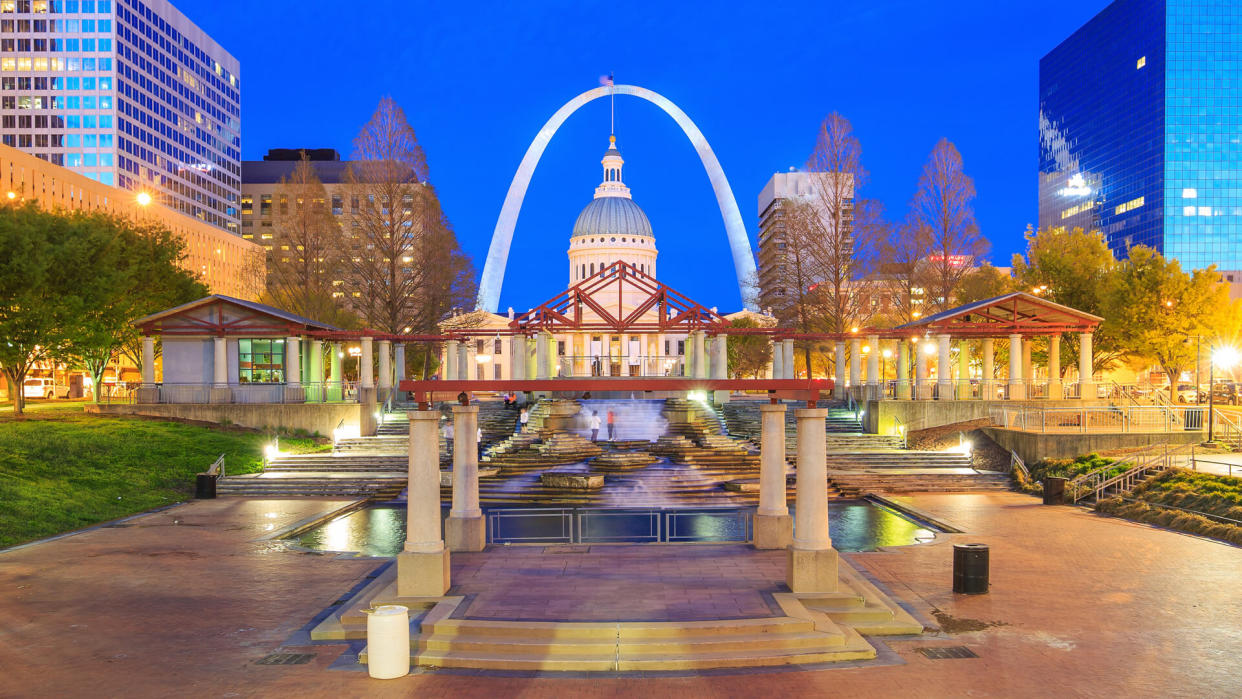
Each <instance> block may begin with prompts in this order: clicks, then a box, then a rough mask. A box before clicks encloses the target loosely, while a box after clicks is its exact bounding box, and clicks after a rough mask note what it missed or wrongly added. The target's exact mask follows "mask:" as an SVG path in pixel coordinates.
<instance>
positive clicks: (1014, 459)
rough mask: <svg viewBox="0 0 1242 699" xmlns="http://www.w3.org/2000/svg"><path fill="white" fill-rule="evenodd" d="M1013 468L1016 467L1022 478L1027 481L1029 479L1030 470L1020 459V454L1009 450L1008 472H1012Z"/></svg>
mask: <svg viewBox="0 0 1242 699" xmlns="http://www.w3.org/2000/svg"><path fill="white" fill-rule="evenodd" d="M1014 468H1017V469H1018V472H1019V473H1021V474H1022V477H1023V479H1025V480H1026V481H1027V482H1028V483H1029V482H1030V481H1031V471H1030V469H1028V468H1027V467H1026V462H1025V461H1023V460H1022V457H1021V456H1018V452H1016V451H1011V452H1009V471H1010V473H1012V472H1013V470H1014Z"/></svg>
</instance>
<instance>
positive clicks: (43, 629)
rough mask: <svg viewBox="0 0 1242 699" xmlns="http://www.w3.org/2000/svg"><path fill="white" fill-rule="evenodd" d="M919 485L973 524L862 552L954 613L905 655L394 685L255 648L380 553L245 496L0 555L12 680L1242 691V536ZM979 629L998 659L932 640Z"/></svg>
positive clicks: (2, 658)
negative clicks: (271, 536) (972, 584)
mask: <svg viewBox="0 0 1242 699" xmlns="http://www.w3.org/2000/svg"><path fill="white" fill-rule="evenodd" d="M909 502H910V503H911V504H913V505H914V506H916V507H919V508H922V509H924V510H926V511H928V512H929V513H931V514H932V515H933V516H935V517H937V518H939V519H941V520H943V521H946V522H947V523H949V524H953V525H955V526H957V527H959V528H961V529H963V530H965V531H966V532H967V533H966V534H960V535H951V536H944V537H941V539H940V540H938V541H937V543H934V544H931V545H923V546H908V547H901V548H898V549H894V550H890V551H887V552H877V553H863V554H847V557H848V558H850V559H851V560H852V561H853V562H854V563H855V564H856V565H858V566H859V567H860V568H862V569H863V570H866V571H868V572H870V573H871V574H872V575H874V576H875V577H877V578H878V579H879V580H880V581H881V582H882V583H883V584H885V585H887V586H888V587H889V589H890V590H891V591H892V592H893V593H894V594H895V595H896V596H897V597H898V598H899V599H902V600H903V601H905V602H906V603H908V604H909V605H910V606H911V607H912V608H914V609H915V611H916V612H918V613H920V614H922V615H924V616H927V617H932V618H939V619H940V620H942V621H943V622H945V623H946V624H947V625H948V626H947V627H946V628H950V629H952V630H954V633H953V634H941V635H938V636H931V637H929V638H926V639H921V640H918V641H893V642H890V643H889V644H888V645H889V647H891V648H892V650H893V651H895V653H896V659H897V661H898V662H897V664H894V665H885V666H871V667H857V668H850V669H840V668H836V669H824V670H811V671H790V672H776V673H750V674H724V673H721V674H709V675H702V676H689V677H675V678H658V679H637V678H632V677H626V678H560V677H557V678H514V677H494V676H477V675H459V674H444V673H439V674H420V675H411V676H409V677H405V678H402V679H400V680H393V681H386V682H379V681H373V680H370V679H369V678H368V677H367V676H366V675H365V673H363V672H357V671H338V670H328V669H327V666H328V665H330V664H331V663H332V662H333V660H335V659H336V657H337V656H338V655H339V653H340V652H341V651H343V650H344V648H345V647H344V646H338V645H319V646H311V647H308V648H307V649H306V651H307V652H312V653H316V654H317V655H316V657H315V659H314V660H313V661H312V662H311V663H310V664H307V665H300V666H259V665H255V664H254V661H255V660H257V659H259V658H261V657H263V656H264V655H266V654H268V653H270V652H272V651H274V650H276V649H277V648H279V647H281V643H282V642H283V641H284V640H285V639H288V638H289V637H290V636H291V635H292V634H294V632H295V631H296V630H297V629H299V628H301V627H303V626H304V625H306V624H307V623H308V622H309V621H310V620H311V618H312V617H314V615H315V614H316V613H318V612H320V611H321V610H323V609H324V608H325V607H327V606H328V605H329V604H330V603H331V602H333V601H334V600H336V599H338V598H339V597H340V596H341V595H342V594H343V593H344V592H346V591H347V590H349V589H351V588H352V587H353V586H355V585H357V584H358V583H359V582H361V581H363V579H364V578H365V576H366V575H367V574H369V573H371V572H372V571H374V569H375V568H376V564H375V562H374V561H365V560H357V559H340V558H336V557H332V556H322V555H313V554H304V553H296V552H291V551H288V550H285V549H284V547H283V546H282V545H280V544H278V543H273V542H266V541H255V540H254V539H255V538H256V537H257V536H259V535H261V534H262V533H264V532H265V531H268V527H269V526H270V527H272V528H275V529H279V528H280V527H282V526H285V525H286V524H289V523H292V522H295V521H298V520H300V519H302V518H304V517H306V516H308V515H310V514H311V513H313V512H317V511H324V510H326V509H329V508H330V507H331V506H332V503H328V502H325V501H244V500H228V499H226V500H217V501H212V502H196V503H191V504H188V505H185V506H182V507H178V508H174V509H171V510H168V511H165V512H162V513H157V514H153V515H150V516H148V517H145V518H142V519H139V520H135V521H133V522H131V523H130V526H127V527H124V528H111V529H107V528H106V529H97V530H94V531H90V532H87V533H84V534H81V535H77V536H73V537H68V538H65V539H62V540H59V541H55V542H51V543H48V544H44V545H41V546H36V547H31V548H27V549H23V550H19V551H14V552H9V553H4V554H0V677H2V678H3V681H0V696H58V697H59V696H114V695H126V696H136V697H141V696H169V695H177V696H219V695H226V696H295V695H296V696H298V697H315V696H332V697H339V696H363V695H366V696H389V695H391V696H408V695H410V694H413V693H416V692H417V693H419V694H430V695H433V696H441V695H451V696H514V695H521V696H622V695H627V696H628V695H647V696H668V695H676V696H679V697H691V696H721V697H723V696H757V695H777V696H799V695H813V694H814V695H824V694H828V693H831V694H834V695H867V696H900V697H949V696H963V695H972V696H1005V697H1015V696H1049V695H1056V696H1100V697H1112V696H1135V697H1143V696H1196V697H1199V696H1229V695H1235V696H1236V695H1238V694H1239V688H1240V687H1242V661H1240V660H1239V652H1238V651H1239V649H1242V590H1240V589H1239V588H1240V586H1242V549H1239V548H1236V547H1232V546H1227V545H1223V544H1220V543H1216V542H1212V541H1208V540H1203V539H1198V538H1195V537H1190V536H1185V535H1181V534H1177V533H1173V532H1168V531H1163V530H1159V529H1155V528H1152V527H1148V526H1145V525H1138V524H1133V523H1129V522H1124V521H1121V520H1114V519H1110V518H1105V517H1099V516H1096V515H1094V514H1091V513H1089V512H1087V511H1084V510H1080V509H1076V508H1070V507H1056V508H1048V507H1043V506H1041V505H1039V504H1038V502H1037V501H1036V500H1035V499H1034V498H1030V497H1027V496H1022V495H1016V494H1011V493H986V494H983V493H980V494H957V495H955V494H927V495H919V496H915V497H912V498H910V499H909ZM269 515H270V516H269ZM952 541H980V542H983V543H987V544H990V545H991V546H992V561H993V565H992V580H993V588H992V591H991V593H990V594H988V595H982V596H956V595H954V594H952V592H951V591H950V572H951V547H950V544H951V542H952ZM563 555H572V554H563ZM764 555H766V554H764ZM617 569H618V570H620V565H618V566H617ZM464 570H465V569H464V568H463V571H464ZM634 575H635V576H636V577H637V579H639V580H641V579H642V575H643V573H642V571H637V570H636V571H634ZM463 577H465V575H464V573H463ZM567 580H568V579H567ZM993 622H995V623H996V624H997V625H988V624H990V623H993ZM972 628H977V629H978V630H969V629H972ZM959 644H961V645H966V646H968V647H970V648H972V649H973V650H975V651H976V652H977V653H978V655H979V657H978V658H976V659H966V660H929V659H926V658H924V657H923V656H922V655H920V654H918V653H916V652H915V649H916V648H918V647H922V646H928V645H959Z"/></svg>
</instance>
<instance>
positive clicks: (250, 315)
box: [133, 294, 340, 335]
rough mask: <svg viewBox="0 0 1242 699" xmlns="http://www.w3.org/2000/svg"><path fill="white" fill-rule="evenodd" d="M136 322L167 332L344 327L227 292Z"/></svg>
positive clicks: (229, 332)
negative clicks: (240, 297) (226, 294)
mask: <svg viewBox="0 0 1242 699" xmlns="http://www.w3.org/2000/svg"><path fill="white" fill-rule="evenodd" d="M230 307H232V308H230ZM213 311H214V313H213ZM133 324H134V325H136V326H138V327H140V328H142V329H143V331H144V332H147V333H150V334H163V335H253V334H271V333H275V332H285V333H287V332H294V331H306V330H325V331H334V330H340V328H337V327H336V326H333V325H328V324H327V323H321V322H319V321H317V320H311V319H310V318H303V317H302V316H299V315H296V314H294V313H290V312H289V311H285V310H282V309H279V308H276V307H275V306H269V305H267V304H265V303H258V302H257V301H247V300H245V299H239V298H235V297H233V296H224V295H223V294H212V295H211V296H204V297H203V298H201V299H197V300H195V301H191V302H189V303H183V304H181V305H180V306H174V307H173V308H169V309H167V310H164V311H160V312H159V313H152V314H151V315H149V316H146V317H144V318H139V319H138V320H135V321H134V323H133Z"/></svg>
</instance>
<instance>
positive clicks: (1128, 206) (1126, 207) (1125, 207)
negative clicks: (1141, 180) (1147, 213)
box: [1113, 197, 1143, 216]
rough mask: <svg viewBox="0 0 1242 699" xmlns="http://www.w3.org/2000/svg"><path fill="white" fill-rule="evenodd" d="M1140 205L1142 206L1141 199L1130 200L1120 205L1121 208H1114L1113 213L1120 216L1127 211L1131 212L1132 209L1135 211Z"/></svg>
mask: <svg viewBox="0 0 1242 699" xmlns="http://www.w3.org/2000/svg"><path fill="white" fill-rule="evenodd" d="M1142 205H1143V197H1139V198H1138V199H1131V200H1130V201H1128V202H1126V203H1124V204H1122V205H1121V206H1118V207H1116V208H1114V209H1113V213H1115V214H1116V215H1118V216H1120V215H1121V214H1124V213H1125V212H1127V211H1133V210H1134V209H1137V208H1139V207H1140V206H1142Z"/></svg>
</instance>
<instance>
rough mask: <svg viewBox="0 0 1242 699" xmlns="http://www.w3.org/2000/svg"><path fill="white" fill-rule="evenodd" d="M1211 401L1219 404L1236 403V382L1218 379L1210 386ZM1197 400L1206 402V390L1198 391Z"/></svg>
mask: <svg viewBox="0 0 1242 699" xmlns="http://www.w3.org/2000/svg"><path fill="white" fill-rule="evenodd" d="M1212 394H1213V395H1212V402H1213V403H1217V404H1220V405H1237V404H1238V384H1236V383H1234V382H1232V381H1220V382H1217V383H1216V384H1214V385H1213V386H1212ZM1199 402H1200V403H1206V402H1208V394H1207V391H1202V392H1201V393H1199Z"/></svg>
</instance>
